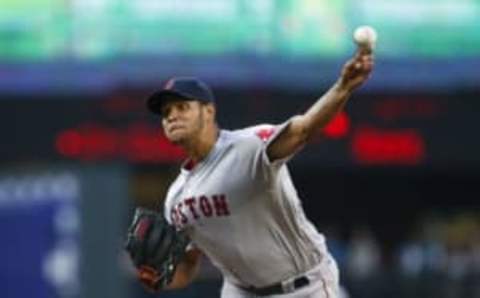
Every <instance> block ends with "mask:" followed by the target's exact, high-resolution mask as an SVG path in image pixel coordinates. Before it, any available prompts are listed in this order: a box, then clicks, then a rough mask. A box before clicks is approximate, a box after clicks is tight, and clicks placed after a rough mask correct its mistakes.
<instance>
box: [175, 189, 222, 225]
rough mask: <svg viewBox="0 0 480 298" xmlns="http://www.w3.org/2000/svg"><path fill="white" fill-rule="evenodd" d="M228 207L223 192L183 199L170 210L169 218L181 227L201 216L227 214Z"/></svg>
mask: <svg viewBox="0 0 480 298" xmlns="http://www.w3.org/2000/svg"><path fill="white" fill-rule="evenodd" d="M229 215H230V208H229V206H228V201H227V198H226V196H225V195H224V194H219V195H212V196H206V195H202V196H199V197H190V198H186V199H183V200H182V201H181V202H179V203H178V204H176V205H175V206H174V207H173V208H172V210H171V218H172V221H173V223H174V224H175V226H177V227H182V226H185V225H187V224H189V221H191V220H195V221H196V220H198V219H200V218H202V217H204V218H209V217H212V216H215V217H220V216H229Z"/></svg>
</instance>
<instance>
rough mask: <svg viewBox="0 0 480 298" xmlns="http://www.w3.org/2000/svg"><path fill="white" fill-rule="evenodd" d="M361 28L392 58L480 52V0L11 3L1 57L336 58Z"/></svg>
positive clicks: (1, 10)
mask: <svg viewBox="0 0 480 298" xmlns="http://www.w3.org/2000/svg"><path fill="white" fill-rule="evenodd" d="M361 24H371V25H373V26H375V27H376V28H378V30H379V35H380V39H381V43H380V44H379V49H378V52H379V54H380V55H382V56H385V57H409V58H412V57H455V58H458V57H464V56H472V55H478V53H479V52H480V34H478V32H480V1H479V0H437V1H434V0H422V1H414V0H390V1H383V0H357V1H354V0H333V1H332V0H330V1H326V0H196V1H191V0H162V1H157V0H130V1H127V0H71V1H63V0H2V1H1V2H0V61H4V62H12V61H13V62H31V61H45V60H46V61H49V60H53V59H55V60H62V59H63V60H69V59H75V60H77V59H78V60H82V61H84V60H88V61H110V60H111V59H116V58H125V57H138V56H150V55H160V56H162V55H167V56H168V55H176V56H182V55H184V56H194V57H205V56H212V55H217V56H218V55H226V56H244V55H253V56H260V57H262V56H266V55H269V56H280V57H282V56H287V57H293V58H302V59H303V58H305V59H312V58H318V57H321V58H335V57H343V56H345V55H346V54H348V53H349V52H351V49H352V44H351V41H350V34H351V32H352V31H353V29H354V28H355V27H356V26H358V25H361Z"/></svg>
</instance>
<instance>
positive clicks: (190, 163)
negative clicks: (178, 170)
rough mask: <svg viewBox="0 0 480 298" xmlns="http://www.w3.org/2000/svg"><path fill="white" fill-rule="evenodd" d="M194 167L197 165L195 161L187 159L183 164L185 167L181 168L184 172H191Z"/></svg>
mask: <svg viewBox="0 0 480 298" xmlns="http://www.w3.org/2000/svg"><path fill="white" fill-rule="evenodd" d="M196 165H197V162H196V161H194V160H193V159H189V160H187V161H186V162H185V165H184V166H183V168H184V169H185V170H188V171H191V170H193V168H194V167H195V166H196Z"/></svg>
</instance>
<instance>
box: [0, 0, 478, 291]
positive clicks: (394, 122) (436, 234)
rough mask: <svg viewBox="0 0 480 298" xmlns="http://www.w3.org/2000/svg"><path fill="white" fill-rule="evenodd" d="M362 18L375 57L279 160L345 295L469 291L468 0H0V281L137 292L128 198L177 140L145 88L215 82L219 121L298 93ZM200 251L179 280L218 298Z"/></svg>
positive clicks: (162, 174)
mask: <svg viewBox="0 0 480 298" xmlns="http://www.w3.org/2000/svg"><path fill="white" fill-rule="evenodd" d="M363 24H370V25H372V26H374V27H376V28H377V30H378V33H379V43H378V48H377V59H376V61H377V62H376V63H377V65H376V69H375V71H374V74H373V76H372V77H371V79H370V81H369V82H368V83H367V85H366V86H364V87H363V88H362V89H361V90H360V91H359V92H357V93H356V94H355V95H354V96H353V98H352V100H351V102H350V103H349V104H348V106H347V108H346V110H345V111H344V112H342V113H341V114H339V115H338V117H337V118H335V119H334V120H333V121H332V122H331V123H330V124H329V125H328V126H327V127H326V129H325V130H324V131H322V132H319V134H318V136H317V137H316V138H315V139H314V140H313V142H312V144H311V145H310V146H309V147H307V148H306V149H305V151H304V152H303V153H302V154H300V155H298V156H297V157H296V158H295V159H294V160H293V161H292V162H291V170H292V173H293V177H294V180H295V182H296V184H297V186H298V188H299V192H300V195H301V197H302V198H303V204H304V206H305V209H306V212H307V214H308V216H309V217H310V219H311V220H312V221H313V222H314V223H315V225H316V226H317V227H318V228H319V229H320V230H321V231H323V232H324V233H325V234H326V235H327V237H328V243H329V245H330V248H331V250H332V252H333V254H334V255H335V256H336V258H337V260H338V262H339V264H340V267H341V272H342V284H343V286H344V288H345V289H346V291H347V292H348V293H349V297H352V298H376V297H389V298H406V297H408V298H415V297H422V298H427V297H435V298H454V297H455V298H456V297H464V298H478V297H480V210H479V209H480V208H479V207H480V192H479V191H478V188H479V185H480V176H479V174H480V173H479V170H480V138H479V133H478V131H477V129H479V128H480V120H479V118H480V117H479V111H480V102H479V97H480V85H479V83H480V1H479V0H435V1H434V0H415V1H413V0H389V1H381V0H330V1H325V0H195V1H193V0H192V1H189V0H130V1H126V0H68V1H65V0H1V1H0V123H1V125H0V131H1V134H0V136H1V138H2V142H1V144H0V164H1V168H0V232H1V235H2V242H1V245H0V264H1V268H2V270H0V296H1V297H5V298H25V297H35V298H97V297H98V298H105V297H116V298H143V297H153V295H150V294H147V293H146V292H145V291H143V289H142V288H141V287H140V286H139V285H138V283H137V282H136V281H135V279H134V277H133V274H132V269H131V267H130V264H129V262H128V259H126V257H125V255H124V254H123V252H122V243H123V241H124V237H125V231H126V227H127V225H128V224H129V221H130V218H131V212H132V210H133V208H134V206H135V205H137V204H140V205H145V206H153V205H154V204H155V201H156V200H158V199H159V198H161V197H163V195H164V193H165V190H166V187H167V185H168V183H169V182H170V181H171V180H172V178H173V177H174V175H175V174H176V171H177V167H178V163H179V161H181V159H182V157H183V154H182V152H181V151H180V150H179V149H178V148H175V147H172V146H170V145H169V144H168V143H167V142H166V140H165V138H164V137H163V136H162V135H161V131H160V128H159V123H158V119H155V117H153V116H151V115H149V114H148V113H147V112H146V111H145V109H144V98H145V96H146V95H147V94H149V93H150V92H151V91H152V90H154V89H155V88H158V87H159V86H160V85H161V83H162V82H164V81H165V80H166V79H168V78H169V77H171V76H174V75H194V76H198V77H200V78H202V79H203V80H205V81H206V82H208V83H209V84H211V85H212V87H213V88H214V90H215V92H216V95H217V98H218V108H219V110H220V124H221V125H222V126H223V127H225V128H237V127H242V126H248V125H253V124H257V123H265V122H271V123H278V122H280V121H283V120H284V119H286V118H287V117H289V116H291V115H292V114H294V113H299V112H301V111H303V110H305V109H306V108H307V107H308V106H309V105H310V104H311V103H312V102H313V101H314V100H315V99H316V98H317V97H318V96H320V95H321V94H322V93H323V92H324V91H325V90H326V89H327V88H328V87H329V86H330V85H331V84H332V83H333V82H334V80H335V79H336V77H337V75H338V73H339V70H340V67H341V66H342V64H343V62H344V61H345V60H346V59H347V58H348V57H349V56H350V55H351V54H352V52H353V51H354V46H353V43H352V41H351V33H352V31H353V30H354V28H355V27H356V26H358V25H363ZM220 284H221V280H220V276H219V274H218V272H217V271H216V270H215V269H213V268H212V267H211V265H210V264H209V263H208V262H205V263H204V266H203V268H202V273H201V276H200V277H199V279H198V280H197V281H196V282H195V284H194V285H192V286H191V287H190V288H188V289H185V290H182V291H178V292H166V293H162V294H160V295H158V296H161V297H171V298H187V297H189V298H194V297H195V298H197V297H218V296H219V292H218V291H219V287H220Z"/></svg>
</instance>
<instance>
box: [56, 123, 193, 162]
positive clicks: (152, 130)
mask: <svg viewBox="0 0 480 298" xmlns="http://www.w3.org/2000/svg"><path fill="white" fill-rule="evenodd" d="M55 148H56V150H57V152H59V153H60V154H61V155H62V156H64V157H68V158H73V159H81V160H89V161H95V160H112V159H122V160H128V161H131V162H161V163H169V162H178V161H180V160H183V159H184V157H185V154H184V152H183V150H182V149H181V148H179V147H177V146H174V145H172V144H171V143H170V142H169V141H168V140H167V139H166V138H165V136H164V135H163V134H162V133H161V130H160V129H159V128H158V127H152V126H149V125H148V124H145V123H133V124H130V125H128V126H127V127H126V129H123V130H122V129H117V128H111V127H107V126H105V125H101V124H85V125H81V126H80V127H78V128H75V129H67V130H64V131H62V132H60V133H59V134H58V135H57V137H56V140H55Z"/></svg>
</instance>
